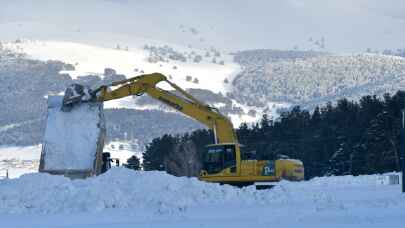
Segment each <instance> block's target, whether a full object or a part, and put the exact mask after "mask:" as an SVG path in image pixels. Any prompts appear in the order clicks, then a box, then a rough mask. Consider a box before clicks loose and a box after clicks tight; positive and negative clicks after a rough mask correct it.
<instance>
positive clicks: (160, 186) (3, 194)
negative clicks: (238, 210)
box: [0, 168, 258, 213]
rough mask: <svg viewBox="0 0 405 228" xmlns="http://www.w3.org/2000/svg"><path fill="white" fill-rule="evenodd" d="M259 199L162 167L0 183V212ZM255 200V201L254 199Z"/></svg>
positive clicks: (182, 206) (177, 207)
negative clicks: (172, 173)
mask: <svg viewBox="0 0 405 228" xmlns="http://www.w3.org/2000/svg"><path fill="white" fill-rule="evenodd" d="M240 196H243V198H249V199H250V201H252V202H255V201H256V200H258V198H257V196H256V193H255V191H253V189H251V190H247V189H243V190H240V189H236V188H233V187H231V186H220V185H216V184H208V183H204V182H201V181H198V180H197V179H196V178H185V177H184V178H177V177H174V176H170V175H168V174H164V173H162V172H135V171H133V170H129V169H125V168H113V169H111V170H110V171H109V172H107V173H106V174H104V175H101V176H98V177H94V178H89V179H86V180H74V181H71V180H69V179H67V178H65V177H63V176H52V175H49V174H44V173H37V174H26V175H23V176H22V177H20V178H17V179H11V180H8V181H5V182H0V213H23V212H36V213H58V212H63V213H66V212H68V213H69V212H80V211H100V210H103V209H108V208H131V210H132V211H144V210H146V211H150V210H152V211H153V212H162V213H176V212H182V211H184V210H186V209H187V208H188V207H191V206H197V205H198V206H202V205H215V204H224V203H231V202H239V201H241V200H242V198H241V197H240ZM255 199H256V200H255Z"/></svg>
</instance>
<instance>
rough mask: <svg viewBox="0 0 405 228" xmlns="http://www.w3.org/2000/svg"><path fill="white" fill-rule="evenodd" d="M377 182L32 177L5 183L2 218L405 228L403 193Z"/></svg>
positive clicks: (117, 172)
mask: <svg viewBox="0 0 405 228" xmlns="http://www.w3.org/2000/svg"><path fill="white" fill-rule="evenodd" d="M377 176H378V175H369V176H359V177H353V176H341V177H322V178H315V179H312V180H310V181H305V182H286V181H283V182H281V183H280V184H279V185H278V186H276V187H275V188H273V189H271V190H267V191H256V190H255V189H254V188H252V187H248V188H243V189H238V188H234V187H231V186H226V185H224V186H221V185H217V184H208V183H203V182H200V181H198V180H197V179H195V178H185V177H183V178H179V177H174V176H169V175H167V174H164V173H161V172H135V171H132V170H127V169H112V170H110V171H109V172H108V173H106V174H104V175H101V176H99V177H95V178H89V179H87V180H76V181H70V180H68V179H66V178H64V177H60V176H51V175H47V174H28V175H24V176H22V177H20V178H18V179H12V180H8V181H3V182H0V195H1V198H2V204H0V216H1V218H2V224H5V225H7V226H9V227H54V226H55V225H56V224H57V225H58V227H76V228H78V227H89V225H90V224H91V226H96V227H111V226H119V227H134V226H136V227H246V226H256V227H271V226H275V225H277V226H280V227H281V226H284V227H292V226H297V225H299V226H300V227H385V226H386V227H398V226H401V224H402V223H403V221H404V220H403V218H404V216H405V212H404V211H405V210H404V209H405V198H404V197H403V195H402V194H401V193H400V186H399V185H380V184H377V183H376V178H377ZM106 196H108V197H106ZM49 199H52V200H49ZM129 215H130V216H129Z"/></svg>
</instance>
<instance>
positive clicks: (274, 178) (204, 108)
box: [62, 73, 304, 189]
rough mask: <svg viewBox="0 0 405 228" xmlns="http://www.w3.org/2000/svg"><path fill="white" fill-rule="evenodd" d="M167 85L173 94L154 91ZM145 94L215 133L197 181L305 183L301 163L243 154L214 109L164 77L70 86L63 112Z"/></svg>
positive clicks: (229, 126) (227, 123) (229, 125)
mask: <svg viewBox="0 0 405 228" xmlns="http://www.w3.org/2000/svg"><path fill="white" fill-rule="evenodd" d="M160 82H166V83H168V84H169V85H170V86H171V87H172V88H173V89H174V90H175V91H177V94H176V93H173V92H171V91H168V90H165V89H162V88H159V87H157V84H158V83H160ZM142 94H148V95H149V96H151V97H152V98H155V99H157V100H159V101H161V102H163V103H164V104H166V105H168V106H170V107H172V108H174V109H175V110H177V111H179V112H181V113H183V114H185V115H187V116H189V117H191V118H193V119H195V120H196V121H199V122H200V123H202V124H204V125H205V126H207V127H208V128H209V129H211V130H212V131H213V133H214V143H213V144H211V145H207V146H206V152H205V154H204V156H203V157H204V160H203V168H202V170H201V171H200V175H199V179H200V180H203V181H207V182H215V183H221V184H231V185H236V186H247V185H252V184H254V185H256V187H257V188H258V189H261V188H268V187H269V186H272V185H274V184H275V182H278V181H280V180H281V179H287V180H293V181H300V180H303V179H304V166H303V163H302V162H301V161H299V160H295V159H288V158H284V159H277V160H256V159H255V158H252V157H251V156H250V157H249V156H247V155H248V154H249V153H243V151H242V150H241V149H242V148H243V147H242V146H241V145H240V144H239V143H238V139H237V136H236V133H235V130H234V128H233V125H232V122H231V121H230V120H229V119H228V118H227V117H225V116H224V115H222V114H221V113H220V112H219V111H218V110H217V109H216V108H214V107H211V106H209V105H207V104H205V103H203V102H201V101H199V100H197V99H196V98H195V97H193V96H192V95H191V94H189V93H187V92H186V91H185V90H183V89H182V88H180V87H179V86H177V85H176V84H174V83H173V82H170V81H169V80H168V79H167V78H166V77H165V76H164V75H163V74H160V73H152V74H144V75H140V76H136V77H133V78H129V79H126V80H121V81H116V82H112V83H110V84H108V85H102V86H100V87H98V88H96V89H93V90H92V89H90V88H89V87H86V86H83V85H79V84H73V85H72V86H70V87H69V88H68V89H66V92H65V96H64V99H63V106H62V111H64V112H69V111H70V110H71V109H72V108H74V107H75V106H76V105H80V103H83V102H105V101H109V100H115V99H120V98H123V97H127V96H132V95H136V96H141V95H142ZM179 94H180V95H179Z"/></svg>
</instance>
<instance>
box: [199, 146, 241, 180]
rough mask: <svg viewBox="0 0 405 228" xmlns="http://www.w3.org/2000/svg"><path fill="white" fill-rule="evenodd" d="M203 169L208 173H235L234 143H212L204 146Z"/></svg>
mask: <svg viewBox="0 0 405 228" xmlns="http://www.w3.org/2000/svg"><path fill="white" fill-rule="evenodd" d="M203 170H205V172H206V173H207V174H208V175H212V174H218V173H221V172H222V174H230V175H232V174H236V144H232V143H229V144H213V145H208V146H206V153H205V155H204V162H203Z"/></svg>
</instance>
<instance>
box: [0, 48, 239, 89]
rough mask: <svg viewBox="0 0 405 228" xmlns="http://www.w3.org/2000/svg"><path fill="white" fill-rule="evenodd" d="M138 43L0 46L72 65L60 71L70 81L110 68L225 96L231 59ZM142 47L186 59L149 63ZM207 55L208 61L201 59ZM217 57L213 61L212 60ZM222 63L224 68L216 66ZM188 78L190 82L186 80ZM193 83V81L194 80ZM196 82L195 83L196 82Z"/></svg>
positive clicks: (231, 73) (232, 71)
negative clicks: (157, 75) (170, 51)
mask: <svg viewBox="0 0 405 228" xmlns="http://www.w3.org/2000/svg"><path fill="white" fill-rule="evenodd" d="M145 42H146V41H142V43H141V41H140V43H138V45H137V46H133V47H127V46H124V45H123V46H122V47H120V46H119V45H117V47H111V48H105V47H99V46H93V45H87V44H82V43H74V42H63V41H30V40H22V41H18V42H9V43H5V44H3V46H4V47H5V48H7V49H9V50H12V51H15V52H17V53H25V54H26V55H27V57H29V58H33V59H38V60H43V61H47V60H59V61H62V62H65V63H68V64H72V65H74V67H75V70H72V71H64V72H63V73H68V74H69V75H70V76H71V77H72V78H77V77H78V76H85V75H91V74H95V75H100V76H102V74H103V72H104V69H105V68H112V69H114V70H116V71H117V73H119V74H124V75H125V76H127V77H132V76H136V75H139V74H141V73H153V72H161V73H163V74H165V75H168V76H170V78H171V80H172V81H173V82H175V83H176V84H178V85H179V86H181V87H182V88H186V89H187V88H199V89H208V90H211V91H213V92H222V93H226V92H227V85H226V83H224V80H225V79H228V80H229V81H231V80H232V78H233V76H234V75H235V74H236V73H237V72H238V71H239V68H240V67H239V65H238V64H236V63H233V60H232V56H231V55H228V54H226V53H220V52H219V51H217V50H215V49H213V50H200V49H194V48H187V47H181V46H178V45H167V44H163V43H162V44H160V45H159V44H157V43H156V41H155V42H152V43H153V44H152V45H151V44H150V43H145ZM145 45H146V47H149V46H151V47H156V48H158V47H161V49H162V50H164V48H163V47H167V49H173V50H174V51H176V52H177V53H180V54H181V55H183V56H184V58H186V61H180V60H172V59H169V60H168V61H167V62H166V61H152V60H151V59H150V58H149V57H150V52H149V51H148V49H145ZM207 52H208V53H209V55H210V57H205V55H206V54H207ZM215 54H217V55H218V56H217V57H216V61H217V62H218V63H213V62H212V60H213V57H215V56H214V55H215ZM197 55H200V56H201V61H199V62H195V61H194V58H195V56H197ZM220 61H224V64H223V65H222V64H220V63H219V62H220ZM187 76H191V80H187ZM195 79H197V80H195ZM197 81H198V82H197Z"/></svg>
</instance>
